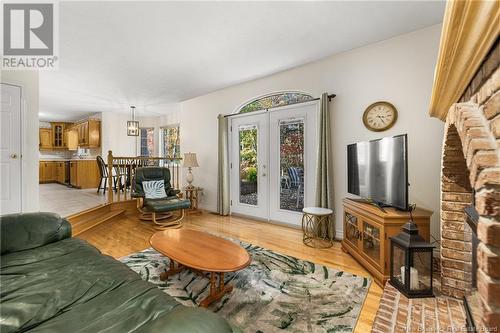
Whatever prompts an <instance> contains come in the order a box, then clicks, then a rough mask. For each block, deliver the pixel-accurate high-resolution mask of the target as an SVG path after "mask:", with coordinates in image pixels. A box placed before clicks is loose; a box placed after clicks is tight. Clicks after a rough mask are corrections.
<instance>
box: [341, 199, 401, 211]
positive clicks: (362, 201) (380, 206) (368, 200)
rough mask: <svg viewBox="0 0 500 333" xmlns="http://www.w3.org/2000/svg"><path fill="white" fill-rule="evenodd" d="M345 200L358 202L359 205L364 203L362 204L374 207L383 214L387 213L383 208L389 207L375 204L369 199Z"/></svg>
mask: <svg viewBox="0 0 500 333" xmlns="http://www.w3.org/2000/svg"><path fill="white" fill-rule="evenodd" d="M347 200H352V201H355V202H359V203H364V204H367V205H372V206H375V207H377V208H378V209H380V210H381V211H382V212H383V213H387V211H386V210H385V209H384V207H391V206H389V205H384V204H383V203H380V202H376V201H373V200H370V199H347Z"/></svg>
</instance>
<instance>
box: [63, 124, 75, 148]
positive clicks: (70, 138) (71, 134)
mask: <svg viewBox="0 0 500 333" xmlns="http://www.w3.org/2000/svg"><path fill="white" fill-rule="evenodd" d="M64 139H65V141H66V148H67V149H68V150H77V149H78V130H76V129H73V128H71V129H66V130H64Z"/></svg>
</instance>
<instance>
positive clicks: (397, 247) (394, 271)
mask: <svg viewBox="0 0 500 333" xmlns="http://www.w3.org/2000/svg"><path fill="white" fill-rule="evenodd" d="M390 239H391V278H390V280H389V281H390V283H391V284H392V285H393V286H394V287H396V289H398V290H399V291H400V292H402V293H403V294H404V295H405V296H406V297H408V298H414V297H433V296H434V294H433V293H432V252H433V250H434V246H433V245H431V244H430V243H428V242H426V241H425V240H424V238H423V237H422V236H420V235H419V234H418V227H417V225H416V224H415V223H414V222H413V219H411V220H410V221H408V223H406V224H405V225H404V226H403V229H402V231H401V233H399V234H398V235H396V236H394V237H391V238H390Z"/></svg>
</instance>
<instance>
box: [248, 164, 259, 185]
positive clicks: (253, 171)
mask: <svg viewBox="0 0 500 333" xmlns="http://www.w3.org/2000/svg"><path fill="white" fill-rule="evenodd" d="M246 171H247V180H248V181H249V182H251V183H255V182H256V181H257V168H255V167H248V168H247V170H246Z"/></svg>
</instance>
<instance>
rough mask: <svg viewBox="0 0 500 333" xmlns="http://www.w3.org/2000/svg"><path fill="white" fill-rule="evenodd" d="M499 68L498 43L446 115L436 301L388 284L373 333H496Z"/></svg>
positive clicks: (499, 297) (499, 324) (499, 308)
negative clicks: (409, 295) (470, 331)
mask: <svg viewBox="0 0 500 333" xmlns="http://www.w3.org/2000/svg"><path fill="white" fill-rule="evenodd" d="M499 65H500V47H499V43H498V39H497V41H496V43H494V46H493V47H492V49H491V51H490V52H489V53H488V55H487V56H486V57H485V58H484V61H483V62H482V64H481V65H480V67H479V70H478V71H477V72H476V74H475V75H474V77H473V79H472V81H471V82H470V83H469V85H468V86H467V89H466V90H465V93H464V94H463V95H462V97H461V98H460V99H459V100H458V101H457V102H456V103H454V104H453V105H452V106H451V107H450V109H449V111H448V113H447V115H446V122H445V127H444V139H443V153H442V161H441V167H442V169H441V211H440V218H441V239H440V247H439V251H440V255H439V256H438V260H439V263H440V265H438V266H439V267H440V277H439V278H438V280H435V286H436V287H435V295H436V297H435V298H426V299H407V298H406V297H404V296H403V295H402V294H400V293H399V292H398V291H397V290H396V289H395V288H393V287H392V286H391V285H390V284H387V285H386V286H385V288H384V293H383V295H382V299H381V301H380V306H379V310H378V312H377V315H376V317H375V321H374V325H373V328H372V333H382V332H383V333H390V332H414V331H415V332H416V331H425V332H437V331H455V332H465V331H467V325H468V322H469V323H470V322H471V320H470V319H471V318H472V322H473V323H474V325H475V327H476V330H477V332H487V331H491V332H498V331H499V330H500V69H499ZM464 297H465V298H464ZM463 300H464V301H463Z"/></svg>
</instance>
